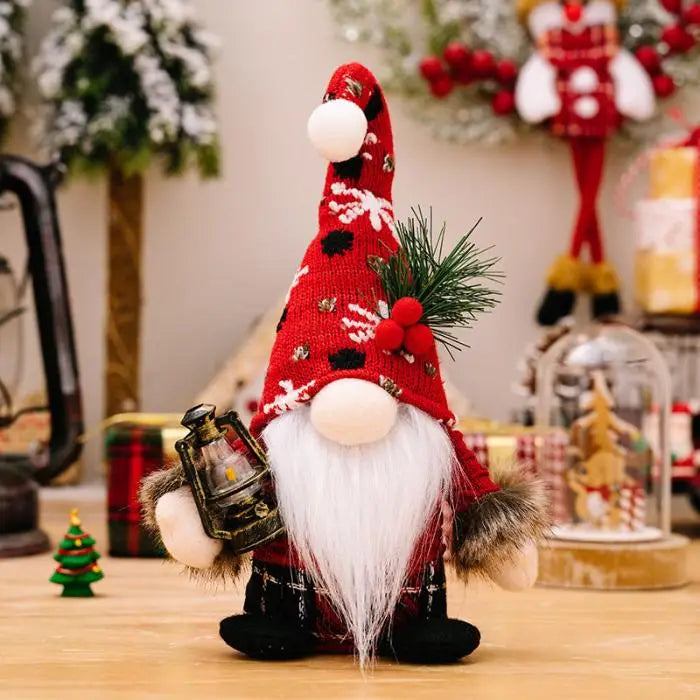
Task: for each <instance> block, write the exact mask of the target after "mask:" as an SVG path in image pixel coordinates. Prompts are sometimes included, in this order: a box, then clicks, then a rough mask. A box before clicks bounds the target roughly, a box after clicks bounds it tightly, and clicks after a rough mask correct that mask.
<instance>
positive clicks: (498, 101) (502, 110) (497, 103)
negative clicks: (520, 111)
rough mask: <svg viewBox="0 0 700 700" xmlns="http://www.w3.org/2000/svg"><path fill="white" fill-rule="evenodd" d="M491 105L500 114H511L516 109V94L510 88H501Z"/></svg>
mask: <svg viewBox="0 0 700 700" xmlns="http://www.w3.org/2000/svg"><path fill="white" fill-rule="evenodd" d="M491 107H492V109H493V111H494V113H495V114H498V115H500V116H505V115H506V114H510V113H511V112H512V111H513V110H514V109H515V95H513V93H512V92H511V91H510V90H501V91H500V92H497V93H496V94H495V95H494V97H493V101H492V102H491Z"/></svg>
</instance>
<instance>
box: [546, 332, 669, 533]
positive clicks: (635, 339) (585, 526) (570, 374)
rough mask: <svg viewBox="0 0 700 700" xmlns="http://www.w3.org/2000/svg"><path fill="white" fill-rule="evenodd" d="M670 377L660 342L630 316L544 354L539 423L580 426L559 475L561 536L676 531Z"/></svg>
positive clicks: (554, 486) (553, 486) (554, 493)
mask: <svg viewBox="0 0 700 700" xmlns="http://www.w3.org/2000/svg"><path fill="white" fill-rule="evenodd" d="M670 386H671V384H670V377H669V372H668V368H667V366H666V364H665V362H664V360H663V357H662V355H661V354H660V353H659V351H658V349H657V348H656V346H655V345H654V344H653V343H652V342H651V341H650V340H648V339H647V338H646V337H645V336H644V335H642V334H640V333H637V332H636V331H634V330H632V329H631V328H629V327H627V326H624V325H622V324H618V323H599V324H594V325H592V326H590V327H589V328H586V329H584V330H573V331H572V332H571V333H569V334H567V335H566V336H564V337H563V338H561V339H560V340H559V341H557V342H556V343H555V344H554V345H552V346H551V347H550V348H549V350H548V351H547V352H546V353H545V354H544V356H543V357H542V359H541V360H540V362H539V364H538V370H537V390H538V396H537V400H538V402H537V422H538V424H540V425H545V426H546V425H552V424H556V425H560V426H562V427H565V428H567V429H568V430H569V434H570V447H569V458H568V467H567V469H566V471H565V472H563V473H562V474H558V475H557V476H556V483H550V484H549V487H550V494H551V499H552V506H553V507H552V512H553V513H556V514H557V517H556V521H555V523H554V527H553V530H552V537H553V538H555V539H562V540H570V541H578V542H601V543H603V542H611V543H613V542H620V543H624V542H650V541H654V540H661V539H663V538H665V537H668V536H669V535H670V525H671V513H670V506H671V471H670V455H669V441H668V426H669V413H670ZM650 415H653V416H654V418H655V419H654V420H651V421H650V420H649V416H650ZM650 430H651V431H652V432H653V434H650Z"/></svg>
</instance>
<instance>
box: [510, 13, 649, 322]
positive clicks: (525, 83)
mask: <svg viewBox="0 0 700 700" xmlns="http://www.w3.org/2000/svg"><path fill="white" fill-rule="evenodd" d="M517 4H518V10H519V13H520V16H521V17H522V19H523V20H524V21H526V22H527V26H528V29H529V31H530V34H531V36H532V38H533V41H534V42H535V52H534V53H533V55H532V56H531V57H530V58H529V59H528V61H527V62H526V63H525V65H524V66H523V68H522V71H521V73H520V75H519V77H518V82H517V84H516V90H515V103H516V108H517V110H518V113H519V114H520V116H521V117H522V118H523V119H524V120H525V121H526V122H530V123H533V124H536V123H539V122H543V121H545V120H550V125H551V129H552V132H553V133H554V134H555V135H558V136H562V137H563V138H566V139H568V141H569V143H570V144H571V151H572V155H573V163H574V169H575V172H576V181H577V185H578V189H579V194H580V208H579V213H578V217H577V220H576V224H575V227H574V232H573V236H572V240H571V243H570V248H569V252H568V253H566V254H564V255H561V256H560V257H559V258H558V259H557V260H556V261H555V262H554V264H553V266H552V267H551V268H550V270H549V274H548V277H547V287H548V288H547V293H546V295H545V298H544V300H543V301H542V304H541V306H540V308H539V311H538V321H539V322H540V323H541V324H542V325H545V326H548V325H553V324H555V323H556V322H557V321H558V320H559V319H560V318H563V317H565V316H568V315H569V314H570V313H571V312H572V310H573V307H574V303H575V299H576V294H577V293H580V292H590V294H591V295H592V315H593V317H594V318H597V317H600V316H606V315H611V314H616V313H618V312H619V309H620V303H619V297H618V289H619V282H618V278H617V275H616V273H615V270H614V268H613V266H612V265H611V264H610V263H609V262H608V261H607V260H606V259H605V253H604V250H603V240H602V236H601V232H600V226H599V222H598V215H597V212H596V200H597V197H598V190H599V189H600V184H601V181H602V177H603V164H604V155H605V140H606V138H607V137H608V136H610V135H611V134H612V133H613V132H614V131H615V130H616V129H618V128H619V126H620V125H621V123H622V120H623V119H624V118H629V119H633V120H637V121H643V120H646V119H649V118H650V117H651V116H652V115H653V113H654V109H655V99H654V87H653V85H652V82H651V78H650V77H649V75H648V73H647V72H646V71H645V70H644V68H643V66H642V65H641V64H640V63H639V61H638V60H637V59H636V57H635V56H634V55H633V54H631V53H630V52H628V51H627V50H626V49H624V48H623V47H621V46H620V40H619V36H618V29H617V26H618V17H617V12H618V9H619V8H621V7H622V6H623V5H624V4H625V0H590V1H589V2H585V0H566V1H565V2H559V1H558V0H517ZM584 247H588V251H589V255H590V263H589V264H587V263H584V262H583V261H582V259H581V255H582V252H583V249H584Z"/></svg>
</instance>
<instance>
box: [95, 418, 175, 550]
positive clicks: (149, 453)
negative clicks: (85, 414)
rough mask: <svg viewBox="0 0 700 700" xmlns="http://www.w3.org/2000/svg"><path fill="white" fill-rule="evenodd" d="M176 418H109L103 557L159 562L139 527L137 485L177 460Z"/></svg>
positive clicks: (147, 535) (155, 547)
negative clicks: (106, 530) (106, 529)
mask: <svg viewBox="0 0 700 700" xmlns="http://www.w3.org/2000/svg"><path fill="white" fill-rule="evenodd" d="M179 419H180V417H179V416H173V415H169V414H125V415H119V416H114V417H113V418H111V419H110V425H109V427H108V428H107V430H106V434H105V457H106V462H107V483H108V487H107V506H108V525H109V553H110V555H111V556H122V557H162V556H165V553H164V552H163V550H162V549H161V548H160V547H159V546H158V545H157V543H156V542H155V541H154V539H153V537H152V536H151V535H150V533H148V531H147V530H145V529H144V527H143V526H142V524H141V510H140V506H139V502H138V490H139V484H140V483H141V480H142V479H143V478H144V477H145V476H148V474H150V473H151V472H153V471H156V470H158V469H161V468H162V467H163V466H164V465H165V464H167V463H169V462H172V461H175V460H177V459H178V456H177V453H176V452H175V442H176V441H177V440H179V439H180V438H182V437H184V436H185V435H186V434H187V430H186V429H185V428H183V427H181V426H179V425H178V423H179Z"/></svg>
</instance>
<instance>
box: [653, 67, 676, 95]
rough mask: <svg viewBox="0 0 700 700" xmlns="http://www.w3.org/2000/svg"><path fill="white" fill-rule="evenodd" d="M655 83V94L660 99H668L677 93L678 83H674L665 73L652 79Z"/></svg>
mask: <svg viewBox="0 0 700 700" xmlns="http://www.w3.org/2000/svg"><path fill="white" fill-rule="evenodd" d="M652 82H653V83H654V92H655V93H656V94H657V95H658V96H659V97H668V96H669V95H672V94H673V93H674V92H675V91H676V83H675V82H673V78H672V77H671V76H670V75H666V74H665V73H660V74H659V75H655V76H654V77H653V78H652Z"/></svg>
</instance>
